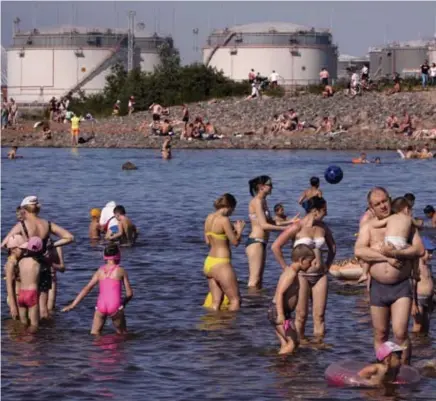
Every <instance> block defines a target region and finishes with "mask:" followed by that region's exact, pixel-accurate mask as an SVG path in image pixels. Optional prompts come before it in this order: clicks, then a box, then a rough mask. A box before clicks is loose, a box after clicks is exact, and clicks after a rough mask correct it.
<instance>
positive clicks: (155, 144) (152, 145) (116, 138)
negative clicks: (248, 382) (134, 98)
mask: <svg viewBox="0 0 436 401" xmlns="http://www.w3.org/2000/svg"><path fill="white" fill-rule="evenodd" d="M84 137H85V138H86V137H87V135H86V134H84ZM165 138H166V137H144V136H143V134H141V133H139V132H133V133H128V134H127V133H122V134H102V133H95V138H94V139H92V140H91V141H90V142H87V143H85V144H79V145H78V146H77V148H89V149H160V148H161V146H162V143H163V141H164V139H165ZM428 142H430V143H432V142H433V141H429V140H413V139H411V138H409V137H405V136H404V135H398V134H397V135H395V134H392V135H389V136H386V135H383V136H381V137H380V136H379V137H378V138H377V137H375V135H371V134H370V133H368V132H367V133H365V132H363V133H360V134H357V133H354V134H353V133H344V134H339V135H338V136H336V137H333V138H331V137H328V136H325V135H321V134H318V135H314V134H312V133H310V134H309V133H301V132H298V133H294V134H292V135H287V136H282V137H272V136H263V135H262V136H261V135H249V136H248V135H247V136H245V137H239V138H238V137H227V138H223V139H216V140H193V141H187V140H180V139H178V138H174V137H173V139H172V141H171V146H172V149H173V151H174V150H177V149H193V150H207V149H209V150H214V149H239V150H348V151H356V152H358V151H362V150H391V151H396V150H397V149H405V148H406V147H407V146H409V145H412V146H418V147H419V146H423V145H424V144H425V143H428ZM1 146H2V148H7V147H11V146H18V147H19V148H26V147H32V148H71V147H72V146H71V136H70V134H69V133H67V132H58V133H54V134H53V139H51V140H44V139H42V134H41V133H38V132H30V133H29V132H27V133H25V132H20V131H14V130H10V129H8V130H3V132H2V140H1ZM433 147H434V146H433Z"/></svg>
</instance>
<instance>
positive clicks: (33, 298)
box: [18, 237, 43, 332]
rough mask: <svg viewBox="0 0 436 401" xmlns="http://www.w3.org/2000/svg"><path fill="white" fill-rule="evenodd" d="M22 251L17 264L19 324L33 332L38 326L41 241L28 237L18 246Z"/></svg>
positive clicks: (37, 238)
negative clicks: (18, 276)
mask: <svg viewBox="0 0 436 401" xmlns="http://www.w3.org/2000/svg"><path fill="white" fill-rule="evenodd" d="M19 248H20V249H23V250H24V253H23V255H22V256H21V259H20V260H19V262H18V269H19V274H20V289H19V290H18V312H19V314H20V320H21V323H23V324H24V325H25V326H28V325H29V320H30V331H32V332H35V331H37V330H38V326H39V291H38V285H39V270H40V267H41V263H43V261H42V249H43V244H42V240H41V238H39V237H30V238H29V240H28V241H27V242H25V243H24V244H22V245H20V247H19Z"/></svg>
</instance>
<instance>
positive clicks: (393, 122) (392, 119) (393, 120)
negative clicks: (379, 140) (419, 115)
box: [386, 114, 400, 129]
mask: <svg viewBox="0 0 436 401" xmlns="http://www.w3.org/2000/svg"><path fill="white" fill-rule="evenodd" d="M386 126H387V127H388V128H389V129H396V128H400V126H399V125H398V118H397V117H396V116H395V114H391V115H390V116H389V117H388V118H387V119H386Z"/></svg>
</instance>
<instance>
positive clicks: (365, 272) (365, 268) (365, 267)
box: [357, 262, 370, 283]
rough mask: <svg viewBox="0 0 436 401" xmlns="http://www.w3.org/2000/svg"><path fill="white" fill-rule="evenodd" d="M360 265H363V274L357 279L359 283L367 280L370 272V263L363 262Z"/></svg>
mask: <svg viewBox="0 0 436 401" xmlns="http://www.w3.org/2000/svg"><path fill="white" fill-rule="evenodd" d="M360 265H361V266H362V275H361V276H360V278H359V280H357V282H358V283H363V282H365V281H366V280H368V273H369V267H370V266H369V263H366V262H361V263H360Z"/></svg>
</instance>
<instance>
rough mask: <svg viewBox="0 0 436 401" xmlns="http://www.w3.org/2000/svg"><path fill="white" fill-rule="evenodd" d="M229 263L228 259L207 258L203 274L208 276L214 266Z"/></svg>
mask: <svg viewBox="0 0 436 401" xmlns="http://www.w3.org/2000/svg"><path fill="white" fill-rule="evenodd" d="M223 263H230V258H214V257H213V256H208V257H207V258H206V260H205V261H204V267H203V272H204V274H206V275H208V274H209V273H210V271H211V270H212V267H214V266H215V265H219V264H223Z"/></svg>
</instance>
